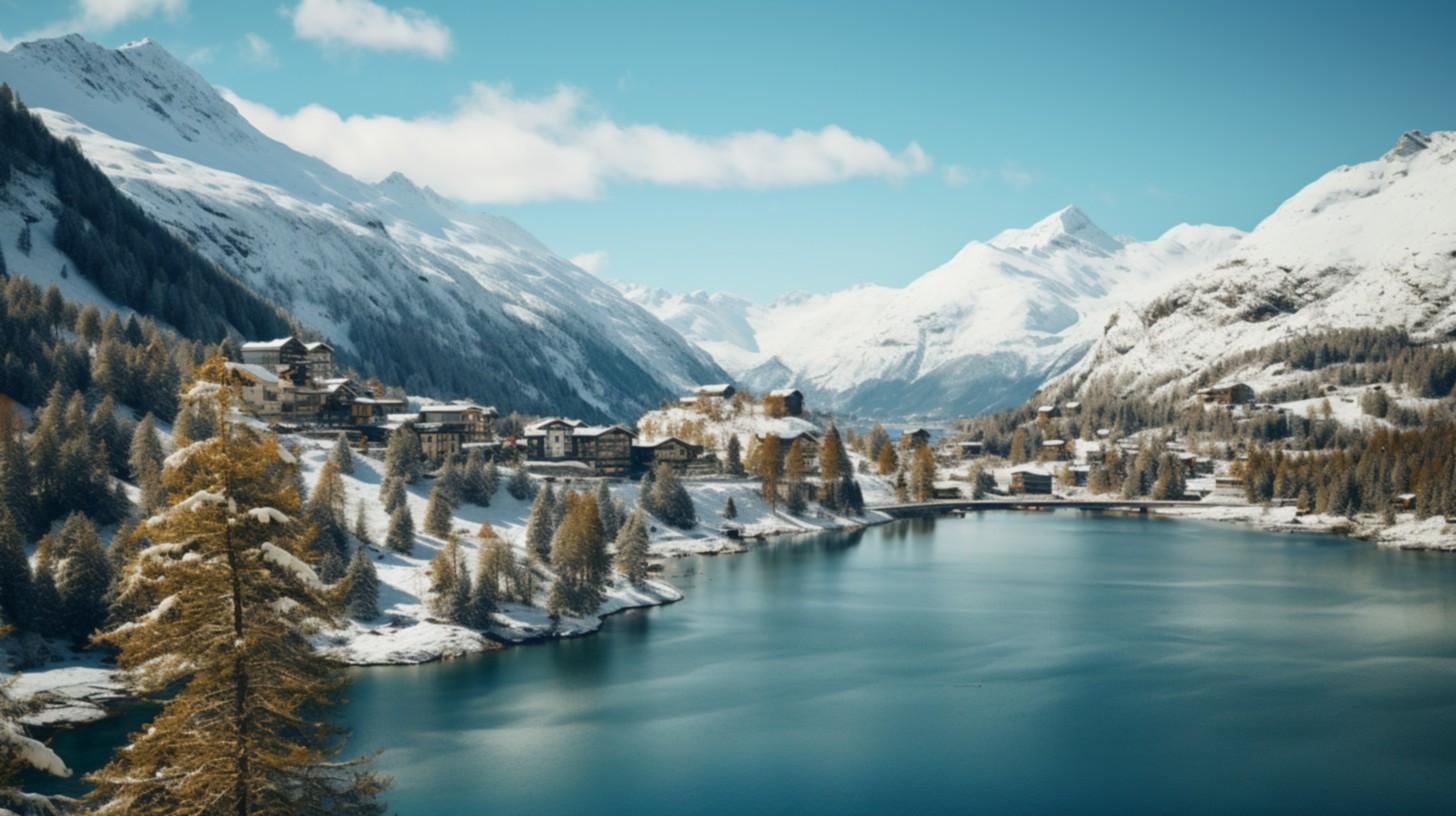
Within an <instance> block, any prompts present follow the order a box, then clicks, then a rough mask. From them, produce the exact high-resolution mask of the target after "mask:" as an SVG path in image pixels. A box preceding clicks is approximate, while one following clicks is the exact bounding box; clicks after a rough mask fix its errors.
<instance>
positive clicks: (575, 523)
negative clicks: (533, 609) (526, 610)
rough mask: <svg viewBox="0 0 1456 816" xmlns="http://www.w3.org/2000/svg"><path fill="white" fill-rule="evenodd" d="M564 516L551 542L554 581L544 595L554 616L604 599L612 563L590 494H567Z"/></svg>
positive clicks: (582, 610)
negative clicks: (608, 557)
mask: <svg viewBox="0 0 1456 816" xmlns="http://www.w3.org/2000/svg"><path fill="white" fill-rule="evenodd" d="M565 504H566V517H565V518H564V519H562V523H561V529H559V530H557V531H556V535H555V537H554V538H553V539H552V542H551V569H552V571H554V572H555V573H556V581H555V583H553V584H552V585H551V591H550V592H549V593H548V594H547V596H546V611H547V612H548V613H549V614H550V615H551V617H553V618H560V617H564V616H567V615H574V616H582V615H590V614H591V613H593V612H595V611H596V610H597V608H598V607H600V606H601V605H602V602H603V601H605V600H606V599H607V590H606V586H607V581H608V579H609V578H610V568H611V562H610V561H609V560H608V559H607V546H606V540H605V539H604V538H603V537H602V522H601V513H600V512H599V511H598V509H597V499H596V497H595V496H593V495H592V494H590V493H586V494H577V493H568V494H567V496H566V500H565Z"/></svg>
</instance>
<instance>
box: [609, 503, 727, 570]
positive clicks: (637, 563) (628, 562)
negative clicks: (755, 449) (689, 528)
mask: <svg viewBox="0 0 1456 816" xmlns="http://www.w3.org/2000/svg"><path fill="white" fill-rule="evenodd" d="M730 501H732V500H731V499H730ZM616 549H617V555H616V559H615V564H614V565H613V566H615V567H616V570H617V572H620V573H622V574H623V575H625V576H627V580H629V581H631V582H632V583H633V584H636V585H639V586H640V585H641V584H642V582H643V581H645V580H647V521H646V519H645V517H644V516H643V513H642V511H641V510H638V511H637V512H635V513H633V514H632V515H631V516H628V517H627V521H626V523H625V524H623V525H622V529H621V530H620V531H618V532H617V541H616Z"/></svg>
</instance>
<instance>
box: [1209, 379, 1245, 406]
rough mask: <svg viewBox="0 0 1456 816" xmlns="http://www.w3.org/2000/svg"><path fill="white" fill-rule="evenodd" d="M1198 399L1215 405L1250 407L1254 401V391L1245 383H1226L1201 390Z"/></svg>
mask: <svg viewBox="0 0 1456 816" xmlns="http://www.w3.org/2000/svg"><path fill="white" fill-rule="evenodd" d="M1198 399H1200V400H1201V401H1203V402H1208V403H1213V404H1215V405H1249V404H1250V403H1252V402H1253V401H1254V389H1253V388H1252V387H1250V386H1248V385H1246V384H1244V383H1225V384H1222V385H1214V386H1210V387H1208V388H1202V389H1199V391H1198Z"/></svg>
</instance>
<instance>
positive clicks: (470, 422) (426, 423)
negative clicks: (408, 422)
mask: <svg viewBox="0 0 1456 816" xmlns="http://www.w3.org/2000/svg"><path fill="white" fill-rule="evenodd" d="M496 416H497V414H496V410H495V409H494V408H490V407H486V406H480V405H474V404H471V403H445V404H436V405H426V406H423V407H421V408H420V410H419V413H418V414H417V415H416V418H415V432H416V433H418V434H419V436H420V447H421V448H422V449H423V450H424V452H425V456H426V457H428V458H429V459H431V460H432V461H437V462H438V461H441V460H443V459H445V458H446V457H449V456H453V455H455V454H457V453H460V452H461V451H462V450H464V449H465V446H466V445H471V444H479V443H483V442H489V441H490V438H491V432H492V426H493V424H494V422H495V419H496Z"/></svg>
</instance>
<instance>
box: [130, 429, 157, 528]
mask: <svg viewBox="0 0 1456 816" xmlns="http://www.w3.org/2000/svg"><path fill="white" fill-rule="evenodd" d="M127 465H128V468H129V469H130V471H131V477H132V481H134V482H135V483H136V486H137V487H138V488H139V489H140V490H141V494H142V495H141V512H142V515H143V516H150V515H151V514H152V513H155V512H156V511H157V508H158V507H160V506H161V504H162V502H163V501H164V500H165V499H166V496H165V495H164V490H163V488H162V440H161V439H160V438H159V437H158V436H157V426H156V419H155V418H154V417H153V416H152V415H151V414H147V415H146V416H145V417H142V421H141V422H139V423H137V426H136V430H134V431H132V434H131V452H130V455H129V456H128V457H127Z"/></svg>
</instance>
